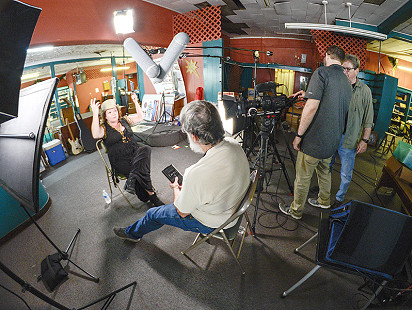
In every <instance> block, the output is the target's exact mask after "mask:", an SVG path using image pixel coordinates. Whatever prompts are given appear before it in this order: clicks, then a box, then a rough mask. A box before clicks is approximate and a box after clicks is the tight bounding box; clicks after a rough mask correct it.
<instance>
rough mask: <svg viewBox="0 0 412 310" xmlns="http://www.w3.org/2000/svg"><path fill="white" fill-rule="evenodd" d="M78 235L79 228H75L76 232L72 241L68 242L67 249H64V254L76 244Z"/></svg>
mask: <svg viewBox="0 0 412 310" xmlns="http://www.w3.org/2000/svg"><path fill="white" fill-rule="evenodd" d="M79 233H80V228H77V231H76V233H75V235H74V237H73V238H72V240H71V241H70V243H69V245H68V246H67V249H66V251H65V252H66V253H68V252H69V250H70V248H71V247H72V245H73V244H74V243H75V242H76V239H77V236H78V235H79Z"/></svg>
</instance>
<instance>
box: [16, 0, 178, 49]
mask: <svg viewBox="0 0 412 310" xmlns="http://www.w3.org/2000/svg"><path fill="white" fill-rule="evenodd" d="M24 2H25V3H27V4H31V5H33V6H36V7H39V8H41V9H42V12H41V14H40V17H39V20H38V22H37V25H36V28H35V30H34V34H33V38H32V41H31V46H35V45H39V44H53V45H76V44H93V43H122V42H123V37H121V36H120V35H119V36H118V35H116V33H115V30H114V25H113V12H114V11H117V10H123V9H134V21H135V23H134V30H135V32H134V33H133V34H127V37H129V36H130V37H132V38H134V39H136V40H137V41H138V42H140V43H144V44H154V45H159V46H168V45H169V43H170V41H171V39H172V38H173V31H172V30H173V29H172V27H173V16H174V15H177V14H178V13H176V12H173V11H170V10H168V9H165V8H162V7H159V6H156V5H153V4H150V3H148V2H143V1H141V0H116V1H112V0H70V1H63V0H25V1H24ZM156 21H161V22H156Z"/></svg>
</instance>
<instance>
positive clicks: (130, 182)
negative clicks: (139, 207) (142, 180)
mask: <svg viewBox="0 0 412 310" xmlns="http://www.w3.org/2000/svg"><path fill="white" fill-rule="evenodd" d="M123 189H124V190H125V191H126V192H128V193H130V194H132V195H136V179H135V178H128V179H127V180H126V183H125V184H124V187H123Z"/></svg>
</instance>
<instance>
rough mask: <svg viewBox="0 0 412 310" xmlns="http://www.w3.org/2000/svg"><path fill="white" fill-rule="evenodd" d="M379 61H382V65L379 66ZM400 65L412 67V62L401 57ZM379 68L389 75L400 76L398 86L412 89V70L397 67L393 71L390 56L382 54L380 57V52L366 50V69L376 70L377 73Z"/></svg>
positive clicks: (381, 71)
mask: <svg viewBox="0 0 412 310" xmlns="http://www.w3.org/2000/svg"><path fill="white" fill-rule="evenodd" d="M379 63H380V66H379V68H378V64H379ZM398 66H403V67H407V68H411V69H412V62H409V61H405V60H402V59H399V60H398ZM378 69H379V72H380V73H385V74H387V75H391V76H394V77H396V78H398V86H401V87H405V88H408V89H412V72H411V71H405V70H402V69H399V68H397V69H396V70H395V72H393V67H392V64H391V63H390V61H389V59H388V56H386V55H382V54H381V56H380V59H379V54H378V53H375V52H371V51H367V52H366V70H370V71H374V72H376V73H377V72H378Z"/></svg>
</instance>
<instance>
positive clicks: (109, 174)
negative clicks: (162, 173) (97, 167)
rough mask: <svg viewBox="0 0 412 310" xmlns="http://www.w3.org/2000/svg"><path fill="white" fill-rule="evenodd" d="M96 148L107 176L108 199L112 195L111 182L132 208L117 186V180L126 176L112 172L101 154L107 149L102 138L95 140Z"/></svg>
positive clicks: (124, 178)
mask: <svg viewBox="0 0 412 310" xmlns="http://www.w3.org/2000/svg"><path fill="white" fill-rule="evenodd" d="M96 149H97V151H98V152H99V155H100V157H101V158H102V161H103V163H104V167H105V168H106V176H107V181H108V182H109V189H110V199H112V197H113V190H112V184H113V186H114V187H116V188H117V189H118V190H119V191H120V193H121V194H122V195H123V197H124V198H125V199H126V200H127V203H128V204H129V206H130V207H132V208H133V205H132V204H131V203H130V201H129V199H128V198H127V197H126V196H125V194H124V193H123V191H122V189H121V188H120V187H119V180H126V179H127V178H126V177H125V176H124V175H122V174H117V175H114V174H113V170H112V169H111V167H110V166H109V165H108V163H107V161H106V159H105V158H104V156H103V152H104V153H106V152H107V149H106V146H105V145H104V143H103V140H102V139H99V140H97V142H96Z"/></svg>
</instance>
